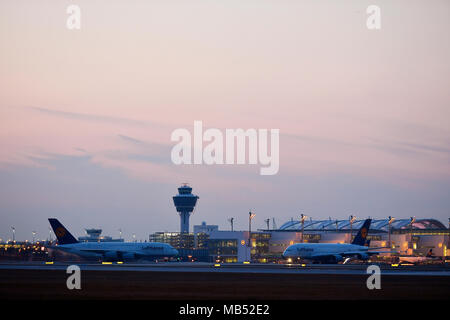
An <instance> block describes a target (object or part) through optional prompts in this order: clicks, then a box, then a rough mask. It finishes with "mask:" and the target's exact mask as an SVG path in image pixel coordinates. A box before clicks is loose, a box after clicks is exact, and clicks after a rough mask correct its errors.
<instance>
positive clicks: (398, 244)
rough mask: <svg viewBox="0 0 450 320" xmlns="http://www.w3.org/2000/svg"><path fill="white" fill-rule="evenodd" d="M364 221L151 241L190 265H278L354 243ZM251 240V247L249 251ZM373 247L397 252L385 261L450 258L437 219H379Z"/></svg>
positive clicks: (199, 232) (197, 232) (208, 231)
mask: <svg viewBox="0 0 450 320" xmlns="http://www.w3.org/2000/svg"><path fill="white" fill-rule="evenodd" d="M363 223H364V219H361V220H352V221H350V220H332V219H327V220H305V221H303V223H302V222H301V221H300V220H294V219H291V220H290V221H288V222H286V223H284V224H283V225H282V226H281V227H280V228H277V229H260V230H258V231H252V232H251V233H250V236H249V231H226V230H219V228H218V226H217V225H207V224H206V223H202V224H201V225H197V226H194V232H193V233H180V232H176V233H168V232H159V233H155V234H153V235H151V236H150V241H159V242H166V243H170V244H171V245H172V246H174V247H175V248H177V249H183V250H184V251H183V252H184V253H185V254H184V257H182V258H184V259H191V260H197V261H210V262H246V261H253V262H263V263H264V262H278V261H280V258H281V254H282V253H283V251H284V250H285V249H286V248H287V247H288V246H289V245H292V244H294V243H300V242H309V243H351V242H352V240H353V237H354V236H355V235H356V233H357V232H358V230H359V228H360V227H361V225H362V224H363ZM249 239H250V245H249ZM368 240H370V246H371V247H386V248H392V251H393V252H396V253H395V254H392V255H391V254H389V253H385V254H382V255H381V257H380V258H381V259H392V258H395V256H408V257H419V258H420V257H425V256H426V255H427V254H429V253H430V250H431V252H432V255H433V256H434V257H437V258H444V257H448V255H449V252H448V249H447V248H448V246H449V229H448V228H447V227H446V226H445V225H443V224H442V223H441V222H440V221H438V220H435V219H397V220H394V219H373V220H372V224H371V226H370V231H369V235H368Z"/></svg>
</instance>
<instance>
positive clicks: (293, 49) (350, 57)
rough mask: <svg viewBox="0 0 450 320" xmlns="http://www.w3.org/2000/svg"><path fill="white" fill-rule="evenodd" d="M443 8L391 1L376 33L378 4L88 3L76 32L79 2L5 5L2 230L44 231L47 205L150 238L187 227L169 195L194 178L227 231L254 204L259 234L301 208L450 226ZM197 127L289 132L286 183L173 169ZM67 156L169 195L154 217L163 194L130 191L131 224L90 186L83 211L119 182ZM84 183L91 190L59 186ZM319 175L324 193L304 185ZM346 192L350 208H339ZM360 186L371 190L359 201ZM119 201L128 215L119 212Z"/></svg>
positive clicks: (202, 211)
mask: <svg viewBox="0 0 450 320" xmlns="http://www.w3.org/2000/svg"><path fill="white" fill-rule="evenodd" d="M432 2H433V5H429V2H426V1H395V2H392V1H377V4H378V5H379V6H380V7H381V14H382V28H381V30H379V31H370V30H368V29H367V28H366V22H365V21H366V18H367V14H366V13H365V10H366V8H367V6H368V5H369V4H374V3H372V2H370V1H356V0H355V1H340V2H339V5H338V4H337V2H336V1H310V2H309V1H304V2H295V1H227V2H226V3H225V2H223V3H221V2H219V1H216V2H213V1H76V4H78V5H79V6H80V7H81V14H82V22H81V30H78V31H70V30H68V29H67V28H66V26H65V23H66V19H67V16H68V15H67V14H66V8H67V6H68V5H69V4H71V3H72V1H58V2H55V1H39V2H35V1H2V2H1V3H0V88H1V90H0V146H1V148H0V173H4V179H3V181H1V182H0V186H1V187H0V191H1V190H3V192H4V193H3V199H0V200H5V201H0V202H1V203H2V205H1V206H0V217H1V218H2V220H3V221H6V222H5V223H4V224H3V223H2V226H1V227H0V237H7V236H8V234H9V233H10V231H9V228H10V225H17V229H18V234H19V232H20V230H19V229H22V230H23V231H22V232H23V237H25V236H26V234H27V232H28V231H27V230H28V229H30V230H31V228H33V227H34V226H36V227H35V228H40V229H41V230H43V231H42V232H41V233H44V231H45V230H46V228H47V222H46V221H45V218H46V217H47V214H48V212H53V213H55V214H58V215H59V216H60V217H61V219H62V220H63V221H64V220H66V221H69V223H72V224H73V225H74V229H75V230H78V231H80V230H81V228H82V227H84V226H86V227H87V226H89V225H90V224H98V225H103V226H104V228H105V231H109V232H110V233H114V232H115V231H114V230H116V229H117V228H119V227H120V226H122V225H126V226H128V229H129V230H131V229H133V228H135V230H136V231H135V232H136V233H138V234H139V235H140V236H141V238H145V237H146V234H148V232H150V231H156V230H162V229H168V230H177V229H178V221H177V219H176V216H175V211H174V209H173V208H172V204H171V203H170V196H171V195H173V194H174V193H175V191H176V186H177V185H178V184H179V183H181V182H184V181H189V182H191V184H192V185H193V187H194V192H198V194H199V195H200V197H201V199H202V201H203V202H201V207H199V210H198V212H197V213H196V214H198V218H196V219H197V221H194V223H195V222H196V223H199V222H201V221H202V220H207V221H208V222H209V223H215V224H219V225H221V227H225V226H226V219H227V215H229V214H232V215H236V216H238V215H240V214H241V211H243V212H244V213H245V212H246V211H247V210H248V209H249V208H254V207H258V208H259V210H260V211H259V212H260V214H259V215H258V218H259V219H260V224H261V226H260V227H262V225H263V219H264V218H266V216H267V217H272V216H275V217H277V218H278V219H279V220H280V223H279V224H281V222H283V220H286V219H288V218H290V217H291V216H296V215H298V213H299V212H300V211H299V210H305V211H308V213H309V215H311V216H313V217H317V218H324V217H325V218H327V217H328V216H335V217H337V218H345V217H346V216H347V215H348V214H351V213H353V212H356V214H357V215H359V216H361V217H366V216H368V215H372V216H378V217H384V216H386V215H388V214H394V215H397V216H399V217H409V216H410V214H411V212H412V211H411V210H417V211H414V212H413V213H414V214H416V215H418V216H419V215H421V216H427V217H435V218H439V219H441V221H444V222H445V220H446V218H447V217H448V212H449V204H450V203H449V200H448V199H449V198H450V194H449V192H448V190H449V189H448V187H449V185H450V183H449V182H450V161H449V160H450V157H449V155H450V126H449V124H450V123H449V122H450V120H449V119H450V104H449V102H450V96H449V95H450V91H449V90H448V87H449V79H450V67H449V62H448V57H450V40H449V37H448V30H450V19H449V13H450V4H449V3H448V1H445V0H442V1H432ZM194 120H201V121H203V124H204V126H206V127H211V128H220V129H225V128H244V129H247V128H268V129H270V128H278V129H280V133H281V136H280V173H279V175H278V176H277V177H265V178H262V177H259V176H258V172H259V166H235V167H217V166H213V167H199V168H196V167H194V168H191V167H176V166H174V165H173V164H171V162H170V148H171V146H172V145H173V143H171V142H170V134H171V132H172V131H173V130H174V129H177V128H180V127H185V128H188V129H190V130H192V125H193V121H194ZM65 156H66V157H67V158H62V157H65ZM39 159H40V160H39ZM62 159H71V160H70V161H74V162H77V161H86V164H85V165H87V166H92V167H89V170H88V169H86V170H87V171H88V172H91V171H90V170H93V171H92V173H93V174H94V173H95V172H103V171H102V170H105V175H106V176H107V177H113V176H114V175H115V174H119V173H120V175H121V176H120V181H121V183H123V184H125V185H126V184H127V183H130V185H133V186H134V187H133V188H130V190H138V188H139V187H141V186H144V187H145V188H148V193H151V192H156V194H155V195H154V196H153V197H154V200H155V201H160V203H159V204H157V205H156V208H155V210H154V212H151V214H150V211H151V207H152V206H154V204H153V203H152V205H151V206H150V204H149V203H148V202H146V201H147V200H148V201H150V200H149V199H143V198H140V199H139V200H137V199H129V200H123V201H124V202H123V207H124V208H127V206H132V204H135V206H133V208H134V209H133V210H134V211H133V212H134V213H132V214H131V217H132V218H133V219H134V220H132V221H129V220H126V221H125V219H124V218H121V215H120V214H121V213H120V210H119V209H120V208H121V207H120V205H117V206H113V205H112V204H111V203H110V202H108V201H109V200H108V199H110V198H109V197H110V196H111V194H109V193H108V192H107V191H105V192H104V193H99V194H96V193H95V192H94V193H92V192H91V193H90V197H91V198H89V201H87V202H86V206H85V207H83V206H82V208H84V209H83V210H85V211H84V212H79V213H73V212H72V211H70V210H68V209H67V208H70V207H71V206H72V207H74V206H77V201H81V200H80V199H81V198H83V190H84V189H83V188H84V186H88V185H89V186H92V184H97V183H98V186H99V187H100V188H101V187H102V186H104V187H105V188H106V189H108V188H107V186H106V184H107V183H108V182H102V180H101V179H100V181H97V180H95V181H94V179H96V178H92V179H91V178H89V177H83V178H79V179H76V177H77V176H79V174H78V173H77V172H78V171H76V170H84V169H80V168H78V167H76V165H75V164H71V165H73V170H72V169H71V165H69V166H68V167H65V166H64V170H63V171H61V172H65V173H67V175H68V176H67V177H66V176H65V175H64V174H61V173H60V171H59V170H60V169H61V168H63V165H62V163H63V160H62ZM80 159H82V160H80ZM64 161H65V160H64ZM70 161H69V163H72V162H70ZM77 163H78V162H77ZM76 168H78V169H76ZM82 168H84V167H82ZM29 170H32V171H29ZM96 170H97V171H96ZM87 171H86V172H87ZM23 172H27V174H28V176H27V175H25V176H23V177H22V176H20V174H21V173H23ZM52 172H53V174H54V177H52V180H51V181H52V188H55V189H52V188H50V189H49V190H48V191H46V190H44V189H40V188H38V187H30V186H39V185H40V184H42V185H46V183H47V182H49V181H50V178H48V177H49V175H51V174H52ZM108 172H110V175H109V174H108ZM122 175H123V176H122ZM46 179H49V180H46ZM53 179H54V180H53ZM72 179H76V181H75V182H73V181H72ZM111 179H112V178H111ZM117 179H119V178H117ZM70 183H76V185H77V188H79V190H80V196H79V197H78V196H77V197H75V196H74V198H73V199H71V197H70V196H68V197H67V199H57V200H56V199H55V198H54V197H53V196H52V193H51V192H52V191H51V190H57V189H58V186H70ZM310 185H314V186H315V187H312V188H311V190H314V193H311V194H310V193H308V192H307V191H305V193H303V194H300V195H296V194H295V192H293V191H292V189H295V188H298V190H308V186H310ZM163 186H164V187H163ZM166 188H167V189H166ZM333 188H339V190H334V189H333ZM87 189H88V188H87V187H86V190H87ZM106 189H105V190H106ZM341 189H345V190H346V191H345V192H347V193H348V194H347V193H346V196H345V197H343V198H345V201H338V200H337V199H338V198H340V196H338V195H340V192H344V191H343V190H341ZM64 190H66V192H68V193H70V190H71V189H70V187H67V189H64ZM93 190H94V191H95V188H94V189H93ZM97 190H98V189H97ZM102 190H103V189H102ZM161 190H167V192H169V193H168V194H166V193H161V194H158V192H162V191H161ZM214 190H216V191H214ZM242 190H251V192H250V193H249V194H248V197H244V196H243V195H242ZM354 190H366V191H367V193H364V194H363V195H359V197H360V199H358V201H355V203H353V201H352V198H351V195H352V193H353V191H354ZM369 190H370V191H371V192H369ZM388 190H389V193H392V194H393V195H395V196H396V198H395V199H390V198H389V199H387V198H386V197H389V196H388V195H387V194H388ZM121 191H123V190H121ZM121 191H119V190H115V191H111V192H121ZM202 192H203V193H202ZM377 192H379V194H378V193H377ZM203 194H205V195H208V196H209V198H207V199H205V200H203V199H204V197H203ZM225 195H226V196H225ZM269 195H270V197H269ZM127 196H130V195H127ZM124 197H125V195H124ZM328 197H330V200H329V203H327V199H328ZM361 197H362V198H361ZM83 199H84V198H83ZM152 199H153V198H152ZM161 199H163V200H161ZM320 199H323V201H321V200H320ZM410 199H414V201H412V202H410ZM127 201H129V202H127ZM152 201H153V200H152ZM379 202H382V203H384V204H385V205H384V206H380V207H376V206H374V205H373V206H369V204H374V203H377V204H378V203H379ZM217 203H219V204H223V206H216V205H215V204H217ZM233 204H235V205H233ZM147 205H148V206H147ZM111 208H116V210H117V212H116V213H115V214H116V216H115V219H116V220H117V222H116V224H114V223H112V222H106V221H105V217H106V216H107V214H108V213H107V212H108V211H110V210H111ZM425 208H426V211H425ZM274 210H275V211H276V212H275V211H274ZM230 211H231V212H233V213H230ZM10 212H14V213H15V214H14V215H13V216H12V215H11V214H10ZM145 212H149V215H150V216H146V214H145ZM76 214H80V215H81V217H83V219H76V218H75V217H74V215H76ZM89 218H90V219H91V220H89ZM28 220H30V222H29V223H26V222H24V221H28ZM241 220H242V221H241V224H242V225H241V227H242V228H244V227H245V221H244V220H245V219H244V218H242V219H241ZM237 221H238V222H237V223H238V224H239V219H237ZM157 223H159V224H160V225H158V224H157ZM21 225H23V227H22V228H20V227H19V226H21ZM32 226H33V227H32ZM30 232H31V231H30ZM30 232H28V233H30ZM75 233H76V232H75Z"/></svg>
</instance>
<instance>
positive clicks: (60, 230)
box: [55, 227, 66, 237]
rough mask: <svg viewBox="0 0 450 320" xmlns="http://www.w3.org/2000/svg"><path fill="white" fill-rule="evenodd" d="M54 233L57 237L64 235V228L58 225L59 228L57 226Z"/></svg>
mask: <svg viewBox="0 0 450 320" xmlns="http://www.w3.org/2000/svg"><path fill="white" fill-rule="evenodd" d="M55 234H56V235H57V236H58V237H64V236H65V235H66V230H64V228H63V227H59V228H57V229H56V230H55Z"/></svg>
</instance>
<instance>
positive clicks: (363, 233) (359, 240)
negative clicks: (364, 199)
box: [352, 219, 372, 246]
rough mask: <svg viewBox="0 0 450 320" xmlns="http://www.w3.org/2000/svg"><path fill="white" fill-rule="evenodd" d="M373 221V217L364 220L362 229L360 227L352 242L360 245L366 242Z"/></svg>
mask: <svg viewBox="0 0 450 320" xmlns="http://www.w3.org/2000/svg"><path fill="white" fill-rule="evenodd" d="M371 222H372V219H367V220H366V221H364V224H363V225H362V227H361V229H359V231H358V234H357V235H356V237H355V239H354V240H353V242H352V244H357V245H359V246H363V245H365V244H366V239H367V234H368V233H369V228H370V223H371Z"/></svg>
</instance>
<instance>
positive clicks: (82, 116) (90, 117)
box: [25, 106, 150, 126]
mask: <svg viewBox="0 0 450 320" xmlns="http://www.w3.org/2000/svg"><path fill="white" fill-rule="evenodd" d="M25 108H26V109H28V110H32V111H35V112H40V113H45V114H48V115H52V116H57V117H63V118H67V119H73V120H85V121H99V122H108V123H115V124H126V125H133V126H146V125H150V124H149V123H147V122H143V121H138V120H134V119H128V118H123V117H120V118H119V117H111V116H105V115H97V114H88V113H78V112H67V111H60V110H53V109H47V108H41V107H33V106H27V107H25Z"/></svg>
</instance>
